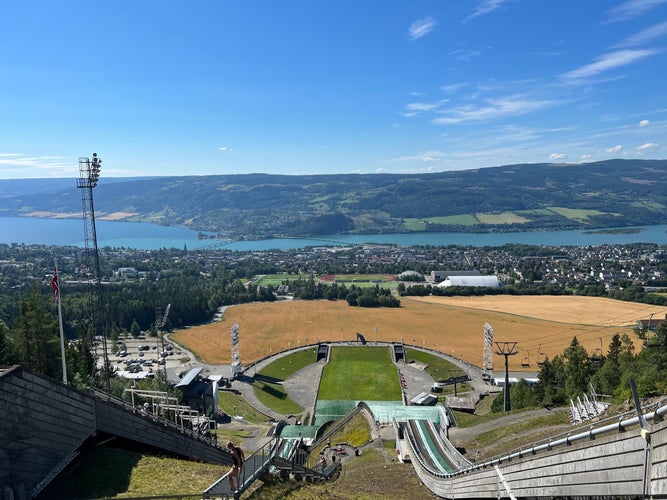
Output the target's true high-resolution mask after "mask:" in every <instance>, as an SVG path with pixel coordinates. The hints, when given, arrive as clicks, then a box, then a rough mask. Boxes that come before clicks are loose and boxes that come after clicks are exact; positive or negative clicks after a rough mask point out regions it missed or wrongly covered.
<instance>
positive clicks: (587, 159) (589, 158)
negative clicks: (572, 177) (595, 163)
mask: <svg viewBox="0 0 667 500" xmlns="http://www.w3.org/2000/svg"><path fill="white" fill-rule="evenodd" d="M592 159H593V155H587V154H583V155H581V156H580V157H579V161H582V162H587V161H589V160H592Z"/></svg>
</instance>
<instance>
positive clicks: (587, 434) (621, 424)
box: [407, 401, 667, 478]
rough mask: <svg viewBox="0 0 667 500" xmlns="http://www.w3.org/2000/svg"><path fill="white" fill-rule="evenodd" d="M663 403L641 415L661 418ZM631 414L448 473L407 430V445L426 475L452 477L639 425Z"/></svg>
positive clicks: (664, 412) (647, 418) (663, 410)
mask: <svg viewBox="0 0 667 500" xmlns="http://www.w3.org/2000/svg"><path fill="white" fill-rule="evenodd" d="M664 403H665V401H662V402H661V403H659V404H663V406H659V407H657V408H656V410H655V411H653V412H650V413H647V414H644V418H645V419H646V420H656V421H657V420H660V419H661V418H662V417H663V416H664V415H666V414H667V405H664ZM656 406H657V405H653V406H651V407H656ZM632 414H636V412H627V413H624V414H623V415H621V416H620V418H610V419H606V420H603V421H601V422H599V424H598V426H593V425H591V426H589V428H588V430H586V431H582V432H578V433H576V434H574V435H573V434H572V433H571V432H570V433H565V434H558V435H556V436H553V437H551V438H549V439H546V440H542V441H537V442H535V443H533V444H530V445H528V446H525V447H522V448H519V449H516V450H513V451H511V452H509V453H507V454H505V455H501V456H497V457H494V458H491V459H489V460H486V461H484V462H480V463H477V464H474V465H471V466H470V467H465V468H461V469H458V470H456V471H454V472H449V473H443V472H438V471H434V470H433V469H432V468H431V467H429V466H428V464H427V463H426V462H425V461H424V459H423V458H422V456H421V453H420V450H419V447H418V445H417V443H416V442H415V441H414V439H413V437H412V436H411V435H410V434H409V433H408V436H407V437H408V442H409V443H410V447H411V448H412V451H413V453H414V457H415V458H416V459H417V461H418V462H419V464H420V465H421V467H422V468H423V470H424V471H426V472H427V473H428V474H429V475H431V476H433V477H438V478H451V477H456V476H459V475H462V474H467V473H470V472H473V471H477V470H481V469H484V468H486V467H492V466H495V465H499V464H501V463H503V462H509V461H511V460H514V459H518V458H523V457H525V456H529V455H535V454H537V453H539V452H543V451H551V450H553V449H554V448H557V447H561V446H569V445H571V444H572V443H575V442H577V441H582V440H588V441H590V440H593V439H595V438H596V437H598V436H600V435H602V434H607V433H611V432H623V431H624V430H626V429H627V428H629V427H632V426H635V425H639V424H640V417H639V415H637V416H634V417H629V415H632ZM625 417H627V418H625ZM609 422H612V423H609Z"/></svg>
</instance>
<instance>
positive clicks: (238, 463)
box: [227, 441, 245, 492]
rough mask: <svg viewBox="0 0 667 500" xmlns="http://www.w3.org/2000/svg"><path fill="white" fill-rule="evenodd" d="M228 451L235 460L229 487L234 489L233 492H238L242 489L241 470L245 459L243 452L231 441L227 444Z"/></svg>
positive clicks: (230, 472) (230, 473)
mask: <svg viewBox="0 0 667 500" xmlns="http://www.w3.org/2000/svg"><path fill="white" fill-rule="evenodd" d="M227 449H228V450H229V453H231V455H232V459H233V460H234V465H233V466H232V470H231V471H229V486H230V487H231V488H232V491H234V492H236V491H238V490H239V488H240V479H241V470H242V469H243V460H244V458H245V457H244V454H243V450H242V449H241V448H239V447H238V446H235V445H234V443H232V442H231V441H230V442H229V443H227Z"/></svg>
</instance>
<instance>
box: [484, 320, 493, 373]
mask: <svg viewBox="0 0 667 500" xmlns="http://www.w3.org/2000/svg"><path fill="white" fill-rule="evenodd" d="M482 375H483V376H484V378H486V379H491V378H493V328H492V327H491V325H489V324H488V323H484V363H483V365H482Z"/></svg>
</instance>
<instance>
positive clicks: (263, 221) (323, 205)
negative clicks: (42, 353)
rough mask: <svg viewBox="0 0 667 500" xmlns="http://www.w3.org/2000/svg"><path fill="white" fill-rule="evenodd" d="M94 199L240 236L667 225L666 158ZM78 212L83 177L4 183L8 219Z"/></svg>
mask: <svg viewBox="0 0 667 500" xmlns="http://www.w3.org/2000/svg"><path fill="white" fill-rule="evenodd" d="M102 175H104V172H102ZM94 200H95V212H96V216H97V218H98V219H103V218H108V219H118V220H128V221H142V222H154V223H157V224H162V225H172V226H175V225H181V226H187V227H190V228H192V229H195V230H199V231H202V232H211V233H215V234H218V235H225V236H226V237H229V238H232V239H246V238H252V239H255V238H266V237H279V236H294V237H297V236H320V235H328V234H342V233H387V232H410V231H458V232H461V231H470V232H487V231H525V230H541V229H581V228H591V229H599V228H611V227H627V226H634V225H647V224H664V223H667V160H609V161H602V162H596V163H588V164H579V165H571V164H525V165H506V166H502V167H491V168H480V169H475V170H461V171H451V172H440V173H429V174H366V175H361V174H337V175H299V176H289V175H270V174H244V175H212V176H183V177H153V178H104V177H102V179H101V180H100V183H99V186H98V187H96V188H95V191H94ZM81 208H82V207H81V193H80V191H79V190H78V189H77V187H76V180H75V179H19V180H2V179H0V216H42V217H80V216H81Z"/></svg>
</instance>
